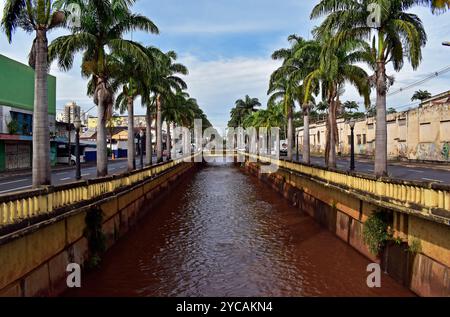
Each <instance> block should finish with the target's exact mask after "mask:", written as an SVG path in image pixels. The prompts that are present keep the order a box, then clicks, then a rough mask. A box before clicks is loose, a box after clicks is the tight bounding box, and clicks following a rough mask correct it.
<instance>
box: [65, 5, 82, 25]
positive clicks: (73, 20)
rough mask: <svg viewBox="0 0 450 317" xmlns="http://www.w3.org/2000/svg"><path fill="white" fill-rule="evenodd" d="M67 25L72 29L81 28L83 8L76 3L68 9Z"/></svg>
mask: <svg viewBox="0 0 450 317" xmlns="http://www.w3.org/2000/svg"><path fill="white" fill-rule="evenodd" d="M66 11H67V14H68V15H67V19H66V21H67V25H68V26H69V27H72V28H79V27H80V26H81V8H80V6H79V5H78V4H76V3H70V4H69V5H68V6H67V8H66Z"/></svg>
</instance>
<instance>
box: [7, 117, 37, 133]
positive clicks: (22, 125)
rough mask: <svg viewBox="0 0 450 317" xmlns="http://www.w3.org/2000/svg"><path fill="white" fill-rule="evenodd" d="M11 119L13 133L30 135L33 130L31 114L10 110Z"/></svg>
mask: <svg viewBox="0 0 450 317" xmlns="http://www.w3.org/2000/svg"><path fill="white" fill-rule="evenodd" d="M11 121H13V122H15V126H16V128H17V130H16V131H15V133H17V134H23V135H30V134H31V132H32V131H33V116H32V115H31V114H27V113H21V112H15V111H11Z"/></svg>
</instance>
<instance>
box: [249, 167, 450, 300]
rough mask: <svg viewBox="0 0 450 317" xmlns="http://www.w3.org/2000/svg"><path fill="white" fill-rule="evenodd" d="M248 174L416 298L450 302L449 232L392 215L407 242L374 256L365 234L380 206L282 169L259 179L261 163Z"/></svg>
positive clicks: (426, 222)
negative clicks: (442, 298) (366, 224)
mask: <svg viewBox="0 0 450 317" xmlns="http://www.w3.org/2000/svg"><path fill="white" fill-rule="evenodd" d="M245 169H246V170H247V171H248V172H250V173H251V174H253V175H255V176H257V177H258V178H259V179H261V180H262V181H264V182H266V183H267V184H268V185H269V186H271V187H272V188H273V189H274V190H276V191H278V192H280V193H281V194H282V195H283V196H284V197H285V198H286V199H288V200H289V201H290V202H291V203H292V204H293V205H295V206H297V207H298V208H299V209H300V210H302V211H304V212H306V213H307V214H309V215H310V216H311V217H313V218H315V219H316V221H318V222H319V223H321V224H322V225H323V226H324V227H326V228H328V230H330V231H332V232H334V233H335V234H336V236H337V237H339V238H340V239H342V240H343V241H345V242H346V243H348V244H349V245H351V246H352V247H353V248H355V249H356V250H358V251H359V252H360V253H361V254H363V255H364V256H366V257H367V258H369V259H370V260H371V261H374V262H376V263H380V264H381V265H382V266H383V268H384V269H385V271H386V272H388V273H389V274H390V275H391V276H392V277H393V278H394V279H396V280H397V281H398V282H399V283H402V284H403V285H405V286H406V287H409V288H410V289H411V290H412V291H414V292H415V293H416V294H418V295H420V296H450V227H449V226H446V225H443V224H439V223H435V222H432V221H429V220H425V219H421V218H418V217H415V216H412V215H406V214H403V213H399V212H396V211H392V213H393V224H392V229H393V230H394V235H395V236H396V237H398V238H400V239H402V240H403V242H402V243H401V244H397V243H389V244H388V246H387V247H386V248H385V251H384V253H383V254H381V255H380V256H374V255H373V254H371V253H370V251H369V249H368V247H367V245H366V244H365V243H364V238H363V234H362V232H363V227H364V222H365V221H366V220H367V219H368V217H369V216H370V215H371V214H372V213H373V212H374V211H376V210H379V207H378V206H376V205H373V204H370V203H367V202H365V201H363V200H361V199H359V198H356V197H354V196H352V195H351V194H348V193H347V192H346V191H345V190H340V189H338V188H332V187H329V186H325V185H323V184H321V183H319V182H317V181H315V180H312V179H308V177H305V176H304V175H300V174H297V173H292V172H291V171H286V170H283V169H280V170H279V171H278V172H277V173H273V174H261V173H260V172H259V164H257V163H246V165H245ZM413 240H416V241H419V245H420V250H419V251H420V252H418V253H413V252H408V242H409V244H411V242H412V241H413Z"/></svg>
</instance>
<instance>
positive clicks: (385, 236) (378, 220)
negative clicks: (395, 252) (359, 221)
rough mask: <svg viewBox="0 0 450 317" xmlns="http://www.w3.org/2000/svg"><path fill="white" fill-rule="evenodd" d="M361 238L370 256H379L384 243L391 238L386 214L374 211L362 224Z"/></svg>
mask: <svg viewBox="0 0 450 317" xmlns="http://www.w3.org/2000/svg"><path fill="white" fill-rule="evenodd" d="M363 238H364V243H366V244H367V245H368V247H369V251H370V252H371V253H372V254H374V255H378V254H380V252H381V250H382V249H383V247H384V246H385V244H386V242H387V241H388V240H389V239H390V238H391V235H390V233H389V222H388V214H387V213H386V212H385V211H376V212H374V213H373V214H372V215H371V216H370V217H369V219H367V221H366V222H365V223H364V228H363Z"/></svg>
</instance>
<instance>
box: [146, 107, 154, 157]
mask: <svg viewBox="0 0 450 317" xmlns="http://www.w3.org/2000/svg"><path fill="white" fill-rule="evenodd" d="M145 120H146V121H147V128H146V134H147V138H146V139H145V148H146V150H147V152H146V154H145V155H146V159H147V165H152V159H153V148H152V143H153V140H152V121H153V118H152V114H151V111H150V108H149V107H147V115H146V116H145Z"/></svg>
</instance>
